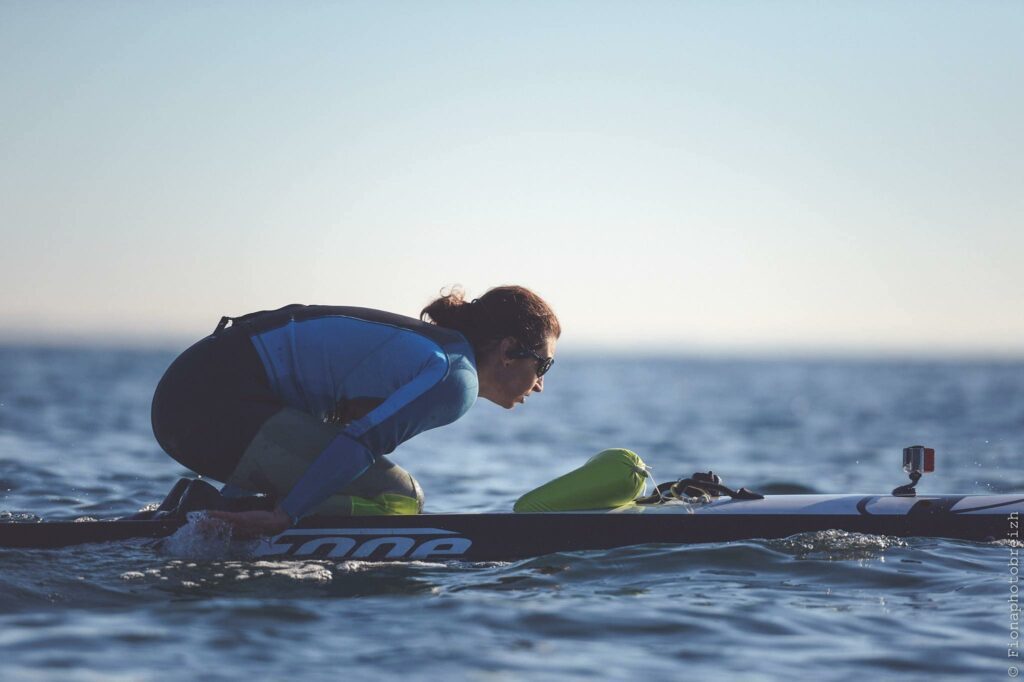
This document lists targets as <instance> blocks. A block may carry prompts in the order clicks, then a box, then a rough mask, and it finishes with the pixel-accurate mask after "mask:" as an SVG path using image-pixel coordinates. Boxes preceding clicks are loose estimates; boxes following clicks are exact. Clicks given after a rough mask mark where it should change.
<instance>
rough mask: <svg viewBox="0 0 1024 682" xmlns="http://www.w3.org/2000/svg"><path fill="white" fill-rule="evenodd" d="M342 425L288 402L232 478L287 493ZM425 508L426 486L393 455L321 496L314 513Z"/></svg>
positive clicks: (238, 483) (234, 482)
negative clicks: (392, 458) (398, 462)
mask: <svg viewBox="0 0 1024 682" xmlns="http://www.w3.org/2000/svg"><path fill="white" fill-rule="evenodd" d="M342 428H343V427H341V426H338V425H335V424H327V423H324V422H322V421H320V420H318V419H316V418H315V417H313V416H312V415H309V414H306V413H305V412H301V411H299V410H294V409H291V408H284V409H282V410H281V411H280V412H278V413H277V414H275V415H273V416H272V417H270V419H268V420H267V421H266V422H264V424H263V426H262V427H260V430H259V431H258V432H257V433H256V436H255V437H254V438H253V439H252V442H251V443H250V444H249V447H247V448H246V450H245V452H244V453H243V455H242V459H241V460H240V461H239V462H238V466H236V467H235V470H234V471H232V472H231V476H230V477H229V478H228V480H227V483H229V484H230V485H233V486H238V487H239V488H242V489H244V490H249V491H252V492H257V493H267V494H270V495H273V496H275V497H277V498H278V499H281V498H283V497H285V496H286V495H287V494H288V493H289V491H291V489H292V488H293V487H294V486H295V484H296V483H297V482H298V480H299V478H301V477H302V474H303V473H305V471H306V468H307V467H309V465H310V464H312V463H313V460H315V459H316V457H317V456H318V455H319V454H320V453H321V452H323V451H324V449H325V448H326V447H327V444H328V443H330V442H331V441H332V440H333V439H334V438H335V437H336V436H337V435H338V434H339V433H340V432H341V430H342ZM422 510H423V490H422V489H421V488H420V486H419V483H417V482H416V479H414V478H413V477H412V475H411V474H410V473H409V472H408V471H406V470H405V469H403V468H402V467H400V466H398V465H397V464H395V463H394V462H392V461H391V460H389V459H388V458H387V457H379V458H378V459H377V461H376V462H374V464H373V465H372V466H371V467H370V468H369V469H367V470H366V472H365V473H364V474H363V475H362V476H360V477H359V478H357V479H356V480H354V481H352V483H350V484H349V485H348V486H346V487H345V488H344V489H342V490H339V491H338V492H337V493H336V494H335V495H332V496H331V497H329V498H327V499H326V500H324V501H323V502H321V503H320V504H319V505H318V506H317V507H316V508H315V509H314V510H313V514H317V515H323V516H376V515H382V514H418V513H419V512H421V511H422Z"/></svg>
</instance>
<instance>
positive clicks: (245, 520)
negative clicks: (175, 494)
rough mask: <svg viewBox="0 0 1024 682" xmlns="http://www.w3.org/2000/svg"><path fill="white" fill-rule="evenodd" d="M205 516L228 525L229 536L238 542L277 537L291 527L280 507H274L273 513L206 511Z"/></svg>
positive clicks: (290, 522) (288, 519) (288, 518)
mask: <svg viewBox="0 0 1024 682" xmlns="http://www.w3.org/2000/svg"><path fill="white" fill-rule="evenodd" d="M207 514H208V515H209V516H210V518H213V519H217V520H218V521H223V522H224V523H227V524H230V525H231V535H232V537H234V538H236V539H238V540H249V539H252V538H258V537H263V536H265V535H277V534H278V533H281V532H283V531H285V530H287V529H289V528H291V525H292V520H291V517H289V516H288V514H286V513H285V511H284V510H283V509H281V508H280V507H274V510H273V511H247V512H225V511H208V512H207Z"/></svg>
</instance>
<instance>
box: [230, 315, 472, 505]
mask: <svg viewBox="0 0 1024 682" xmlns="http://www.w3.org/2000/svg"><path fill="white" fill-rule="evenodd" d="M247 317H250V316H247ZM239 321H240V322H242V323H244V324H246V326H248V327H249V330H250V338H251V339H252V343H253V345H254V346H255V348H256V351H257V353H258V354H259V356H260V359H261V360H262V361H263V365H264V367H265V369H266V372H267V377H268V379H269V380H270V385H271V389H272V390H273V391H274V393H275V394H276V395H277V396H278V397H279V398H280V399H281V400H282V401H283V402H284V403H285V404H286V405H288V406H289V407H293V408H295V409H298V410H302V411H304V412H307V413H309V414H312V415H315V416H317V417H319V418H321V419H324V420H325V421H329V420H332V419H333V418H334V417H336V416H337V415H338V413H339V412H344V411H345V406H347V405H353V404H355V405H376V407H374V408H373V409H372V410H370V411H369V412H368V413H367V414H365V415H364V416H361V417H360V418H358V419H355V420H354V421H351V422H349V423H348V424H347V425H346V426H345V427H344V429H343V430H342V431H341V432H340V433H339V434H338V436H337V437H335V438H334V440H332V441H331V442H330V443H329V444H328V446H327V448H326V449H325V450H324V451H323V452H322V453H320V455H319V456H318V457H317V458H316V460H314V462H313V463H312V464H311V465H310V466H309V468H308V469H307V470H306V472H305V473H304V474H303V475H302V478H300V479H299V481H298V483H296V484H295V487H294V488H292V490H291V492H290V493H288V495H287V496H286V497H285V498H284V500H283V501H282V503H281V507H282V508H283V509H284V511H285V512H287V513H288V515H289V516H291V518H292V520H293V521H297V520H298V519H300V518H302V517H303V516H305V515H306V514H308V513H309V512H310V511H311V510H312V509H313V508H314V507H316V506H317V505H318V504H320V503H321V502H323V501H324V500H325V499H327V498H328V497H330V496H331V495H333V494H334V493H336V492H338V491H339V490H341V489H342V488H344V487H345V486H346V485H347V484H348V483H350V482H351V481H353V480H354V479H355V478H357V477H358V476H359V475H360V474H362V473H363V472H364V471H366V469H367V468H368V467H369V466H370V465H371V464H372V463H373V462H374V460H375V459H376V458H377V457H380V456H381V455H385V454H388V453H389V452H391V451H392V450H394V449H395V448H396V447H397V446H398V445H399V444H400V443H402V442H404V441H406V440H408V439H409V438H412V437H413V436H415V435H416V434H418V433H421V432H423V431H426V430H427V429H432V428H435V427H438V426H443V425H445V424H450V423H451V422H453V421H455V420H456V419H458V418H459V417H461V416H462V415H463V414H465V413H466V411H467V410H468V409H469V408H470V407H471V406H472V405H473V403H474V402H475V400H476V396H477V393H478V388H479V384H478V381H477V373H476V360H475V358H474V356H473V350H472V347H471V346H470V345H469V343H468V342H467V341H466V339H465V337H463V336H462V335H461V334H459V333H458V332H456V331H453V330H451V329H446V328H444V327H438V326H436V325H432V324H427V323H425V322H421V321H420V320H416V319H413V318H409V317H404V316H401V315H395V314H392V313H385V312H382V311H379V310H371V309H368V308H351V307H339V306H301V305H293V306H287V307H285V308H282V309H281V310H278V311H273V312H269V313H262V314H260V315H258V316H254V317H253V319H251V320H249V321H246V319H245V318H241V319H240V320H239Z"/></svg>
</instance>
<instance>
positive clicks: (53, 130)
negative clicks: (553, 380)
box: [0, 0, 1024, 357]
mask: <svg viewBox="0 0 1024 682" xmlns="http://www.w3.org/2000/svg"><path fill="white" fill-rule="evenodd" d="M1022 35H1024V2H1018V1H1016V0H1007V1H1004V2H994V1H993V2H984V1H973V2H938V1H937V2H899V1H894V0H886V1H879V2H870V1H864V2H853V1H849V2H842V1H838V0H837V1H836V2H828V3H820V2H810V1H808V2H784V1H778V2H760V1H758V2H753V1H752V2H741V1H736V2H731V1H725V2H722V1H710V0H709V1H707V2H685V1H682V0H679V1H673V2H559V1H557V0H546V1H543V2H486V1H479V2H438V1H432V2H419V1H415V2H414V1H409V2H301V1H299V2H282V1H279V2H251V1H245V2H230V1H223V2H209V1H203V2H199V1H187V0H186V1H183V2H174V3H168V2H156V1H153V2H145V1H139V2H129V1H128V0H123V1H121V2H104V1H102V0H94V1H91V2H88V3H76V2H48V1H46V0H33V1H18V2H15V1H11V0H0V340H7V341H11V340H13V341H26V340H27V341H41V342H48V343H65V342H67V343H71V342H74V343H78V342H113V343H122V344H163V343H166V344H170V345H172V346H173V344H175V343H180V342H183V341H184V340H190V339H194V338H198V337H199V336H202V335H204V334H206V333H209V331H210V330H212V328H213V326H214V325H215V323H216V321H217V320H218V319H219V317H220V316H221V315H223V314H231V315H238V314H242V313H245V312H249V311H252V310H260V309H268V308H276V307H279V306H281V305H285V304H288V303H294V302H302V303H320V304H333V305H360V306H368V307H377V308H382V309H386V310H391V311H393V312H399V313H404V314H407V315H413V316H415V315H417V314H418V311H419V310H420V309H421V308H422V307H423V306H424V305H425V304H426V303H427V302H429V301H430V300H431V299H432V298H433V297H434V296H436V295H438V293H439V292H440V291H441V289H442V288H445V287H451V286H453V285H461V286H463V287H464V288H465V289H466V290H467V292H468V294H469V295H470V296H474V295H480V294H482V293H483V292H484V291H486V290H487V289H488V288H489V287H491V286H496V285H500V284H510V283H515V284H522V285H525V286H528V287H530V288H532V289H534V290H535V291H537V292H538V293H539V294H540V295H541V296H543V297H544V298H545V299H546V300H548V301H549V302H550V303H551V305H552V307H553V308H554V309H555V311H556V312H557V313H558V315H559V317H560V319H561V322H562V326H563V329H564V333H563V337H562V342H563V345H562V347H563V349H565V348H570V347H575V348H580V349H584V348H602V349H609V350H614V351H619V352H623V353H630V352H642V351H648V350H650V351H655V352H664V351H666V350H671V351H678V352H684V353H686V352H697V353H740V354H761V353H777V352H782V353H791V352H796V353H812V354H813V353H825V354H828V353H853V354H858V355H863V354H868V355H871V354H892V353H895V354H903V355H911V356H918V355H920V356H931V355H971V356H982V357H1007V356H1011V357H1024V278H1022V277H1021V272H1020V270H1021V262H1022V259H1024V229H1022V228H1024V225H1022V216H1024V191H1022V189H1021V188H1022V187H1024V139H1022V129H1024V126H1022V124H1021V121H1024V40H1021V36H1022Z"/></svg>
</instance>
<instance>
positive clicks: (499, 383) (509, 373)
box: [484, 336, 556, 410]
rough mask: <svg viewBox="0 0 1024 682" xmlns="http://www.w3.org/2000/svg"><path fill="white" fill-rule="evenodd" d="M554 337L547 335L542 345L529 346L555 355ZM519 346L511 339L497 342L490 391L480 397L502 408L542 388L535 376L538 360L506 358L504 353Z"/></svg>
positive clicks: (541, 378) (542, 380)
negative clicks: (497, 351) (538, 346)
mask: <svg viewBox="0 0 1024 682" xmlns="http://www.w3.org/2000/svg"><path fill="white" fill-rule="evenodd" d="M555 344H556V339H555V337H553V336H549V337H548V338H547V341H545V342H544V345H543V346H541V347H540V348H535V349H533V350H534V352H536V353H537V355H539V356H541V357H544V358H553V357H555ZM518 348H519V345H518V344H517V343H516V342H515V340H514V339H511V338H509V339H505V340H503V341H502V342H501V345H500V348H499V354H498V357H497V361H498V362H497V363H496V365H497V366H496V370H495V381H494V385H493V387H492V390H491V391H488V395H484V397H486V398H488V399H489V400H491V401H492V402H494V403H497V404H498V405H501V406H502V407H504V408H506V409H509V410H510V409H512V408H513V407H515V406H516V403H524V402H526V398H527V396H529V395H530V394H531V393H534V392H536V393H540V392H541V391H543V390H544V378H543V377H538V376H537V366H538V362H537V360H536V359H535V358H532V357H528V358H510V357H509V356H508V354H509V353H510V352H511V351H513V350H516V349H518Z"/></svg>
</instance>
